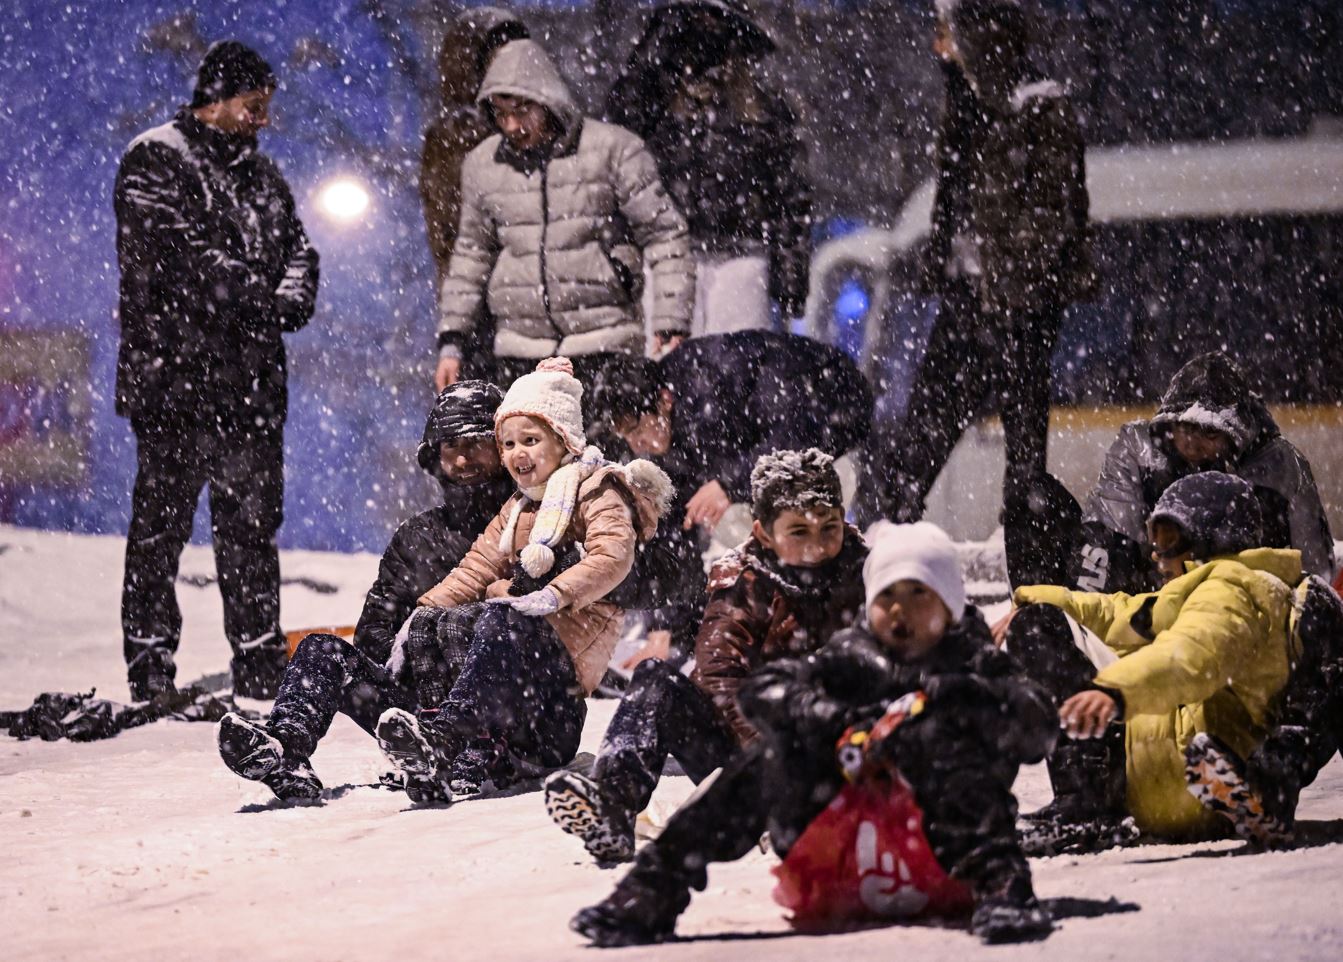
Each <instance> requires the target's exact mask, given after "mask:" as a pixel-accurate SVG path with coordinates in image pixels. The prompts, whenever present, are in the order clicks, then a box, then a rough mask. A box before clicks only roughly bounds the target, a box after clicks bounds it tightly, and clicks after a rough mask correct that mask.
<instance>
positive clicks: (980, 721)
mask: <svg viewBox="0 0 1343 962" xmlns="http://www.w3.org/2000/svg"><path fill="white" fill-rule="evenodd" d="M869 541H870V543H871V552H870V553H869V555H868V558H867V561H866V563H865V564H864V567H863V584H864V588H865V592H866V599H867V621H866V623H865V624H863V625H860V626H858V627H855V628H851V629H846V630H844V631H841V632H839V633H838V634H836V635H835V636H834V637H833V638H832V639H831V640H830V641H829V642H827V644H826V645H825V646H824V647H822V648H821V649H820V650H819V651H817V652H816V653H815V654H812V655H809V656H807V657H806V658H801V659H784V660H780V661H775V662H771V663H769V664H767V665H765V666H764V667H763V668H761V669H760V670H758V671H757V672H756V673H755V674H753V675H752V676H751V677H750V678H749V679H748V680H747V681H746V683H745V684H744V686H743V687H742V689H741V690H740V692H739V694H738V704H739V707H740V709H741V711H742V714H743V715H744V716H745V717H746V718H747V720H748V721H750V723H751V724H752V725H754V726H755V728H756V729H757V731H759V732H760V734H761V740H760V741H759V742H758V743H756V745H755V746H753V747H751V748H748V749H746V750H744V751H743V752H741V753H740V754H738V755H737V756H736V757H735V758H734V759H733V760H732V761H730V762H729V763H728V764H727V765H726V766H725V767H724V769H723V771H722V772H721V773H720V774H719V776H718V777H717V778H716V779H715V780H713V781H712V782H710V783H709V784H708V787H707V788H706V789H702V790H701V791H700V792H698V793H697V794H696V795H695V796H693V797H692V798H691V800H690V801H689V802H687V803H686V804H685V805H684V806H682V808H681V809H680V810H679V811H677V812H676V814H675V815H673V816H672V818H671V820H670V821H669V822H668V823H667V826H666V828H665V829H664V830H663V832H662V834H661V835H659V836H658V837H657V838H656V839H654V840H653V841H652V842H650V843H649V844H648V845H646V846H645V847H644V848H643V849H642V850H641V851H640V852H639V854H638V856H637V857H636V859H635V862H634V866H633V868H632V869H631V870H630V872H629V873H628V874H627V875H626V876H625V877H624V878H622V879H621V880H620V882H619V883H618V884H617V885H616V888H615V891H614V892H613V893H612V894H611V895H610V896H609V897H608V898H607V899H606V900H605V901H603V902H601V903H598V904H597V905H595V906H592V907H590V908H587V909H584V910H582V911H581V912H579V913H578V914H577V915H576V916H575V917H574V919H573V921H572V922H571V923H570V924H571V926H572V927H573V928H574V929H575V930H576V931H578V932H580V933H581V934H583V935H585V936H587V937H588V938H589V939H591V940H592V941H593V942H594V943H596V944H598V945H608V946H609V945H628V944H635V943H645V942H656V941H661V940H663V939H666V938H669V937H670V936H671V934H672V932H673V930H674V927H675V924H676V919H677V917H678V916H679V915H680V914H681V912H682V911H684V910H685V908H686V906H687V905H688V904H689V902H690V891H691V889H696V890H703V888H704V886H705V884H706V882H707V874H706V870H707V867H708V865H709V863H710V862H716V861H731V860H734V859H737V858H740V857H741V856H743V855H745V854H746V853H747V852H748V851H749V850H750V849H751V848H752V847H753V846H755V845H756V843H757V842H758V841H759V839H760V837H761V833H762V832H764V831H766V830H768V831H769V838H770V843H771V844H772V845H773V847H774V849H775V851H777V852H778V853H779V855H780V856H781V857H786V856H787V853H788V851H789V850H790V849H791V848H792V846H793V844H794V843H795V842H796V841H797V840H798V838H799V837H800V836H801V834H802V832H803V831H804V830H805V829H806V827H807V826H808V825H809V824H810V823H811V821H812V819H814V818H815V817H816V816H817V815H818V814H819V813H820V812H821V811H822V810H823V809H824V808H825V807H826V806H827V805H828V804H829V803H830V802H831V801H832V800H833V799H834V797H835V796H836V794H838V792H839V790H840V788H841V786H842V785H843V774H842V771H841V769H840V766H839V763H838V761H837V758H836V743H837V742H838V741H839V739H840V737H841V736H842V735H844V734H845V732H846V731H847V730H849V729H850V728H851V727H854V726H859V727H869V726H873V725H875V724H876V723H877V722H878V721H880V720H882V719H883V716H885V715H887V714H888V713H889V712H890V711H891V709H898V710H899V711H902V712H905V713H906V715H907V717H906V718H905V720H904V721H901V722H899V723H898V724H896V726H895V727H894V729H893V730H891V731H890V733H889V734H887V735H885V737H883V738H881V739H880V741H878V742H877V746H878V747H877V748H876V749H874V750H875V751H876V752H877V753H878V754H879V756H880V759H881V760H882V761H883V762H885V763H887V764H891V765H894V766H895V768H896V769H898V771H899V772H900V774H901V775H902V776H903V777H904V778H905V780H906V781H907V782H908V783H909V785H910V787H911V789H912V790H913V793H914V797H915V801H916V802H917V803H918V805H919V807H920V808H921V809H922V810H923V814H924V826H923V828H924V833H925V835H926V837H927V839H928V842H929V845H930V846H931V848H932V851H933V854H934V855H935V856H936V858H937V860H938V862H939V863H940V864H941V866H942V867H943V868H944V869H945V870H946V872H947V873H948V874H949V875H950V876H951V877H952V878H957V879H961V880H962V881H964V882H966V883H967V884H968V885H969V887H970V890H971V893H972V895H973V896H974V899H975V910H974V916H973V919H972V921H971V928H972V930H973V931H975V932H976V933H977V934H978V935H980V936H981V937H982V938H984V939H985V940H986V941H1010V940H1018V939H1029V938H1037V937H1040V936H1042V935H1044V934H1046V933H1048V932H1049V931H1050V929H1051V928H1052V922H1051V920H1050V917H1049V914H1048V912H1047V911H1046V910H1045V909H1044V907H1043V906H1042V905H1041V904H1040V903H1039V901H1038V900H1037V899H1036V897H1035V893H1034V890H1033V887H1032V884H1031V875H1030V868H1029V866H1028V865H1027V862H1026V859H1025V857H1024V855H1023V854H1022V852H1021V847H1020V845H1019V843H1018V841H1017V835H1016V814H1017V805H1016V799H1015V798H1014V797H1013V795H1012V783H1013V781H1014V780H1015V778H1016V774H1017V769H1018V767H1019V766H1020V765H1021V764H1023V763H1033V762H1038V761H1040V760H1041V759H1043V758H1044V757H1045V755H1046V754H1047V753H1048V752H1049V750H1050V749H1051V748H1052V747H1053V743H1054V740H1055V738H1056V737H1057V724H1058V723H1057V716H1056V714H1055V712H1054V709H1053V707H1052V703H1051V702H1050V700H1049V697H1048V695H1046V694H1045V693H1044V691H1043V690H1041V689H1040V688H1039V687H1038V686H1036V685H1035V684H1034V683H1033V682H1031V681H1030V680H1029V679H1028V678H1027V677H1026V676H1025V675H1024V674H1023V673H1022V671H1021V668H1020V666H1019V665H1017V663H1016V661H1015V660H1014V659H1013V658H1012V656H1011V655H1009V654H1007V653H1006V652H1004V651H1002V650H1000V649H998V648H997V647H995V646H994V644H993V640H992V637H991V635H990V632H989V628H988V625H987V624H986V623H985V621H984V618H983V616H982V615H981V614H980V613H979V612H978V610H976V609H975V608H973V607H967V606H966V605H965V586H964V583H963V581H962V580H961V573H960V568H959V565H958V562H957V558H956V552H955V548H954V546H953V545H952V544H951V541H950V539H948V538H947V537H946V535H945V534H944V533H943V532H942V531H941V530H940V529H938V528H936V527H935V526H933V525H931V524H924V523H920V524H916V525H877V526H875V527H874V529H873V530H872V531H870V532H869ZM897 703H898V704H897ZM915 705H917V707H915Z"/></svg>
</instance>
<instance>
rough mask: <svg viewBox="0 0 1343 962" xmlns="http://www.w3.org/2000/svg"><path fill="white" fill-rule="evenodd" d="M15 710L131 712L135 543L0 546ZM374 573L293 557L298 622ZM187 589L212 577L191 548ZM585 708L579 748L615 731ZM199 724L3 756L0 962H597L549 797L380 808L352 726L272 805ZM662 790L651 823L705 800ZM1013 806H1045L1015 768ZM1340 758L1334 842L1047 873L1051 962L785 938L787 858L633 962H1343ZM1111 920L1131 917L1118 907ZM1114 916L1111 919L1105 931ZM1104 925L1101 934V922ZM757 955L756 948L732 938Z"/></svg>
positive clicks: (215, 655) (213, 658) (1320, 839)
mask: <svg viewBox="0 0 1343 962" xmlns="http://www.w3.org/2000/svg"><path fill="white" fill-rule="evenodd" d="M0 546H3V548H4V550H3V552H0V706H3V707H17V706H20V705H23V704H26V703H27V702H28V701H29V700H30V699H31V697H32V696H33V695H34V694H36V693H37V692H38V691H41V690H44V689H51V688H66V689H70V688H76V687H81V686H82V687H87V686H89V685H92V684H97V685H98V686H99V690H100V693H102V694H105V695H107V696H109V697H113V698H124V697H125V687H124V682H123V681H122V667H121V658H120V650H119V649H120V644H119V640H118V637H119V636H118V629H117V599H118V592H119V590H120V575H121V552H122V547H123V543H122V542H121V541H120V540H118V539H115V538H91V537H71V536H66V535H60V534H52V533H47V532H33V531H27V530H21V529H14V528H0ZM374 568H375V559H374V558H372V557H371V556H367V555H361V556H338V555H322V554H316V553H293V554H287V555H286V556H285V560H284V574H285V577H286V578H308V579H312V580H313V581H315V582H321V583H324V584H326V585H329V586H331V587H334V589H335V590H334V592H332V593H330V594H319V593H318V592H316V591H314V590H313V589H312V588H311V587H305V586H303V585H301V584H291V585H289V586H287V587H286V588H285V594H284V606H285V609H284V610H285V623H286V625H289V626H296V625H299V624H322V623H333V622H349V621H352V620H353V619H354V618H355V616H356V614H357V613H358V609H359V605H360V601H361V594H362V591H363V589H364V587H365V586H366V585H367V583H368V582H369V581H370V580H371V579H372V576H373V573H374ZM182 570H183V573H184V574H189V575H195V576H203V575H208V574H209V573H210V572H211V571H212V564H211V559H210V555H209V552H208V549H201V548H189V549H188V551H187V555H186V557H185V559H184V562H183V566H182ZM179 595H180V597H181V599H182V604H183V609H184V613H185V617H186V626H187V627H186V631H185V639H184V642H183V645H182V653H181V664H182V675H181V677H182V678H183V679H184V680H191V679H193V678H196V677H198V676H200V675H202V674H208V673H218V672H222V671H223V670H224V669H225V668H226V666H227V660H228V651H227V647H226V645H225V644H224V642H223V640H222V636H221V633H220V628H221V614H220V606H219V600H218V594H217V592H216V591H215V589H214V588H213V586H210V587H207V588H195V587H191V586H188V585H182V586H180V588H179ZM612 707H613V706H612V704H611V703H610V702H593V703H592V706H591V711H590V714H589V720H588V727H587V731H586V733H585V736H586V737H585V742H586V744H585V746H584V747H585V748H587V749H589V750H590V749H593V748H595V746H596V743H597V740H598V739H599V737H600V734H601V729H602V726H603V725H604V724H605V722H606V720H607V719H608V718H609V717H610V713H611V710H612ZM212 735H213V732H212V728H211V727H210V726H206V725H192V724H185V723H172V722H161V723H159V724H156V725H153V726H150V727H148V728H142V729H137V730H135V731H131V732H128V733H126V734H123V735H121V736H120V737H118V738H117V739H115V740H113V741H108V742H101V743H95V744H90V745H72V744H69V743H56V744H44V743H41V742H16V741H13V740H10V739H8V738H5V737H3V736H0V840H2V843H3V848H0V852H3V856H2V857H0V920H3V926H2V929H3V936H0V945H3V950H0V957H3V958H4V959H5V960H10V962H12V960H28V959H42V960H46V959H81V960H84V959H90V958H97V959H135V960H137V962H143V960H146V959H154V958H160V959H179V958H191V959H193V960H211V959H227V960H240V959H247V960H268V959H320V960H340V959H349V960H355V959H359V960H371V959H381V958H395V959H431V958H432V959H441V958H469V959H477V958H482V957H484V958H491V959H495V960H509V959H547V960H549V959H566V958H573V959H578V958H586V959H592V958H594V957H595V956H594V955H593V953H592V952H591V951H588V950H585V949H583V948H582V947H581V945H580V942H579V940H578V938H577V937H576V936H574V935H573V934H572V933H570V932H569V931H568V930H567V928H566V925H565V923H566V920H567V919H568V917H569V916H570V915H571V914H572V913H573V912H574V911H575V910H576V909H577V908H579V907H580V906H582V905H585V904H588V903H590V902H592V901H595V900H597V899H598V898H600V897H602V896H603V895H604V894H605V893H606V892H607V891H608V889H609V887H610V886H611V885H612V884H613V883H614V881H615V879H616V878H617V877H618V874H617V873H616V872H611V871H603V870H600V869H598V868H596V867H595V866H593V865H591V864H590V863H589V862H587V860H586V859H585V858H584V857H583V853H582V849H581V847H580V846H579V844H578V843H577V842H576V841H575V840H574V839H572V838H570V837H569V836H566V835H563V834H562V833H560V832H559V831H558V830H556V829H554V828H553V827H552V826H551V825H550V823H549V820H548V819H547V818H546V815H545V812H544V809H543V807H542V804H541V799H540V796H539V795H537V794H524V795H517V796H514V797H510V798H502V799H491V800H487V801H476V802H470V803H466V804H463V805H460V806H458V807H456V808H453V809H449V810H442V809H434V810H420V811H407V810H406V803H405V798H404V796H402V795H399V794H393V793H391V792H387V791H384V790H381V789H376V788H372V787H368V784H369V783H370V782H373V781H375V780H376V777H377V775H378V773H379V772H380V771H382V768H383V766H382V765H381V763H380V758H379V754H378V752H377V749H376V747H375V746H374V745H373V743H372V742H371V740H369V739H368V738H366V737H365V736H364V735H363V733H362V732H360V731H359V730H358V729H357V728H355V727H354V726H353V725H352V724H351V723H349V722H347V721H346V720H344V719H343V718H341V719H337V721H336V724H335V726H334V727H333V729H332V732H331V735H330V736H329V738H328V739H327V740H326V741H325V742H324V743H323V744H322V747H321V749H320V750H319V751H318V753H317V756H316V758H315V759H314V765H315V767H316V769H317V771H318V772H319V774H320V775H321V776H322V777H323V779H324V780H325V782H326V784H327V786H328V788H329V792H328V795H329V798H328V800H327V802H326V803H325V804H324V805H323V806H321V807H316V808H290V809H285V808H279V807H277V806H276V805H274V804H273V803H271V802H269V801H268V793H267V792H266V790H265V789H264V788H262V787H261V786H258V785H255V784H253V783H249V782H244V781H242V780H240V779H238V778H235V777H234V776H233V775H232V774H231V773H230V772H228V771H227V770H226V769H225V768H224V767H223V765H222V763H221V762H220V761H219V759H218V756H217V755H216V753H215V750H214V747H213V739H212ZM689 787H690V786H689V784H688V782H687V780H686V779H685V778H683V777H673V778H668V779H666V780H665V781H664V786H663V788H662V789H661V790H660V792H659V796H658V798H657V799H655V806H657V805H659V804H664V805H665V804H670V803H672V802H674V801H675V800H676V799H678V798H680V797H683V796H684V795H685V794H686V793H687V792H688V791H689ZM1019 791H1020V795H1021V796H1022V801H1023V807H1026V808H1031V807H1035V806H1037V805H1039V804H1041V803H1043V802H1044V801H1046V800H1047V799H1048V787H1047V782H1046V780H1045V777H1044V773H1043V771H1042V770H1040V769H1038V768H1037V769H1032V770H1029V771H1027V772H1025V773H1024V774H1023V776H1022V780H1021V783H1020V786H1019ZM1341 793H1343V763H1340V762H1339V761H1338V760H1337V759H1335V760H1334V762H1333V763H1331V765H1330V767H1329V768H1328V769H1327V770H1326V771H1325V773H1324V776H1323V777H1322V778H1321V780H1320V781H1319V783H1317V784H1316V785H1315V786H1313V787H1312V788H1311V789H1309V790H1308V791H1307V794H1306V796H1305V799H1304V802H1303V806H1302V817H1303V818H1305V819H1306V820H1307V824H1306V826H1305V828H1306V831H1307V834H1308V836H1309V837H1310V838H1311V840H1312V841H1314V842H1316V843H1318V844H1314V845H1312V846H1310V847H1306V848H1303V849H1301V850H1298V851H1294V852H1289V853H1281V854H1270V855H1251V854H1246V853H1245V852H1244V851H1242V849H1241V847H1240V846H1239V845H1237V844H1236V843H1232V842H1222V843H1217V844H1210V845H1201V846H1150V847H1142V848H1138V849H1133V850H1129V851H1126V852H1119V853H1109V854H1105V855H1101V856H1092V857H1085V858H1072V857H1065V858H1055V859H1046V860H1042V861H1039V862H1037V863H1035V869H1036V880H1037V887H1038V889H1039V891H1040V894H1041V896H1042V897H1045V898H1048V899H1055V900H1064V901H1060V902H1056V903H1055V905H1056V908H1058V909H1060V910H1061V911H1060V914H1062V915H1065V916H1070V917H1067V918H1064V919H1063V921H1062V924H1061V927H1060V929H1059V931H1057V932H1056V933H1055V934H1054V935H1053V936H1052V937H1051V938H1050V939H1049V940H1048V941H1047V942H1045V943H1043V944H1042V945H1038V946H1025V947H1012V948H998V949H987V948H983V947H981V946H979V945H978V943H976V942H975V941H974V940H973V939H972V938H971V937H970V936H968V935H967V934H965V933H964V932H961V931H955V930H946V929H935V928H914V929H898V928H890V929H879V930H871V931H866V932H860V933H853V934H848V935H843V936H831V937H827V938H825V939H823V940H819V941H818V940H817V939H816V938H802V937H794V936H791V935H788V929H787V926H786V925H785V924H784V923H783V921H782V919H781V918H780V915H779V912H778V910H777V908H776V907H775V906H774V904H773V903H772V902H771V901H770V900H769V890H770V888H771V878H770V875H769V868H770V866H771V864H773V863H772V859H770V858H768V857H766V856H764V855H761V854H753V855H752V856H750V857H749V858H747V859H744V860H743V861H741V862H739V863H737V864H733V865H725V866H717V867H715V868H714V869H713V870H712V872H711V875H710V886H709V891H708V892H707V893H705V894H702V895H697V896H696V898H695V901H694V902H693V903H692V905H691V908H690V910H689V912H688V913H687V914H686V916H685V917H684V919H683V920H682V923H681V926H680V929H679V931H680V933H681V934H682V935H683V936H685V937H687V938H688V941H685V942H680V943H677V944H672V945H667V946H661V947H655V948H649V949H630V950H624V951H622V952H620V953H618V954H616V955H615V956H614V957H615V958H621V959H643V958H653V957H656V958H659V959H687V960H689V959H710V958H721V957H723V956H725V955H728V954H729V953H730V954H733V955H739V956H744V957H747V958H751V959H762V960H772V959H797V960H804V959H805V960H811V959H815V958H818V957H849V958H854V959H859V958H889V957H901V956H912V955H915V954H916V955H917V957H918V958H919V959H920V960H921V962H936V960H943V959H946V960H953V959H954V960H956V962H964V960H966V959H968V958H992V959H994V960H1003V962H1007V960H1013V959H1025V958H1031V959H1037V958H1038V959H1067V960H1069V962H1085V960H1092V959H1096V960H1099V959H1112V958H1147V959H1168V958H1178V959H1181V960H1182V962H1196V960H1203V959H1207V960H1217V962H1228V960H1238V959H1246V960H1248V959H1262V958H1271V959H1275V960H1287V959H1319V960H1336V959H1338V958H1340V957H1343V919H1340V917H1339V915H1338V912H1337V908H1336V906H1337V904H1338V883H1339V879H1340V877H1343V846H1340V845H1338V844H1325V843H1326V842H1328V840H1331V839H1337V838H1343V795H1341ZM1110 899H1117V900H1118V901H1119V902H1120V903H1128V904H1129V905H1131V906H1133V907H1135V908H1133V909H1132V910H1129V911H1117V910H1116V908H1115V906H1110V907H1109V908H1108V909H1107V908H1106V903H1107V900H1110ZM1098 912H1099V913H1100V914H1097V913H1098ZM1088 916H1089V917H1088ZM741 934H750V935H753V936H754V938H753V939H752V940H751V941H749V942H740V941H733V942H724V941H722V939H721V937H723V936H729V937H731V936H738V935H741Z"/></svg>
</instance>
